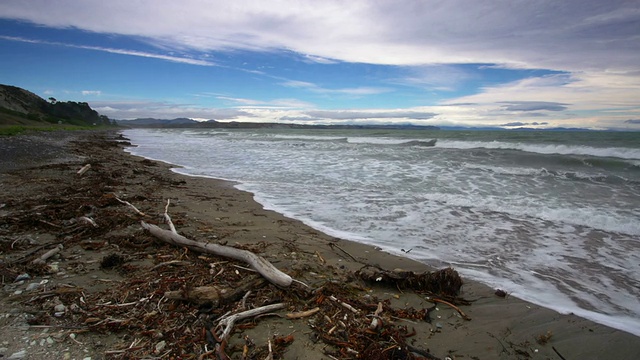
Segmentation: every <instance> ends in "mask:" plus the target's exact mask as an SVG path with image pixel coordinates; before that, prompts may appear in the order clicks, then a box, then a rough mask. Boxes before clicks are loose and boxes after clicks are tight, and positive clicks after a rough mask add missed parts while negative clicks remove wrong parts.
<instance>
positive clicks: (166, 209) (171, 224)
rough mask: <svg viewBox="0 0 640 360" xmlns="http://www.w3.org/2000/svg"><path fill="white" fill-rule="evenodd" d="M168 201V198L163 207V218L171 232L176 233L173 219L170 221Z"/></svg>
mask: <svg viewBox="0 0 640 360" xmlns="http://www.w3.org/2000/svg"><path fill="white" fill-rule="evenodd" d="M169 203H170V200H169V199H167V205H166V206H165V207H164V219H165V221H166V222H167V225H169V229H170V230H171V232H172V233H174V234H177V233H178V232H177V231H176V227H175V226H174V225H173V221H171V217H170V216H169V212H168V210H169Z"/></svg>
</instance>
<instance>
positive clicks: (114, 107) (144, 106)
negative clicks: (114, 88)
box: [89, 101, 253, 120]
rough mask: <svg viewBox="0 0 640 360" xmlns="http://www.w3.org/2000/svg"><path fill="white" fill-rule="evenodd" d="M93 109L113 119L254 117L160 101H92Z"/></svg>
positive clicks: (244, 113)
mask: <svg viewBox="0 0 640 360" xmlns="http://www.w3.org/2000/svg"><path fill="white" fill-rule="evenodd" d="M89 105H90V106H91V108H93V109H94V110H96V111H97V112H99V113H100V114H102V115H106V116H108V117H109V118H112V119H136V118H148V117H151V118H157V119H172V118H178V117H181V118H182V117H186V118H192V119H213V120H238V119H243V120H247V119H250V118H252V117H253V115H252V114H251V113H249V112H247V111H244V110H242V109H229V108H226V109H219V108H206V107H195V106H192V105H190V104H175V103H169V102H158V101H90V102H89Z"/></svg>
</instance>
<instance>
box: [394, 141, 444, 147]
mask: <svg viewBox="0 0 640 360" xmlns="http://www.w3.org/2000/svg"><path fill="white" fill-rule="evenodd" d="M437 141H438V140H437V139H432V140H429V141H423V140H411V141H407V142H405V143H402V144H400V145H402V146H418V147H433V146H436V142H437Z"/></svg>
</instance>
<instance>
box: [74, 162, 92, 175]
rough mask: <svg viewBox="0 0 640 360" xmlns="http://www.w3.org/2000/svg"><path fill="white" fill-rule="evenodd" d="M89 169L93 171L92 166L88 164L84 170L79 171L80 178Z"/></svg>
mask: <svg viewBox="0 0 640 360" xmlns="http://www.w3.org/2000/svg"><path fill="white" fill-rule="evenodd" d="M89 169H91V164H87V165H85V166H83V167H82V169H80V170H78V172H77V173H76V174H77V175H78V176H82V175H83V174H84V173H86V172H87V171H89Z"/></svg>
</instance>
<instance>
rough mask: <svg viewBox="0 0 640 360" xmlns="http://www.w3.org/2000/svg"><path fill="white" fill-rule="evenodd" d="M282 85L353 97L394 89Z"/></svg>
mask: <svg viewBox="0 0 640 360" xmlns="http://www.w3.org/2000/svg"><path fill="white" fill-rule="evenodd" d="M281 85H283V86H287V87H293V88H299V89H305V90H309V91H311V92H314V93H318V94H342V95H352V96H364V95H376V94H383V93H387V92H391V91H393V89H391V88H387V87H375V86H359V87H353V88H339V89H329V88H325V87H321V86H318V85H316V84H314V83H310V82H306V81H298V80H287V81H285V82H283V83H281Z"/></svg>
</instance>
